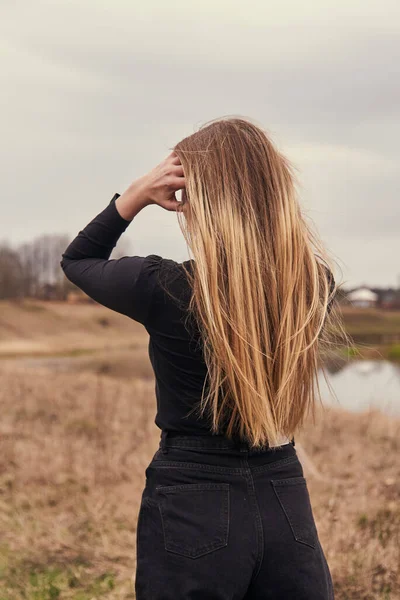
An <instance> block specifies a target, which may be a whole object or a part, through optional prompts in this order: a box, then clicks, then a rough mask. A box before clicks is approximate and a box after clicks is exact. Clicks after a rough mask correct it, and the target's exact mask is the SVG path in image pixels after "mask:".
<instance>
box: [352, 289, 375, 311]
mask: <svg viewBox="0 0 400 600" xmlns="http://www.w3.org/2000/svg"><path fill="white" fill-rule="evenodd" d="M378 298H379V296H378V294H375V292H373V291H372V290H370V289H369V288H367V287H360V288H357V289H355V290H353V291H352V292H349V293H348V294H347V300H348V302H349V303H350V304H351V305H352V306H356V307H358V308H371V307H375V306H376V304H377V302H378Z"/></svg>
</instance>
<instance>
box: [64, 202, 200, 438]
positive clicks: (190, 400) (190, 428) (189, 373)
mask: <svg viewBox="0 0 400 600" xmlns="http://www.w3.org/2000/svg"><path fill="white" fill-rule="evenodd" d="M119 195H120V194H118V193H116V194H114V196H113V197H112V199H111V201H110V203H109V204H108V206H106V208H105V209H104V210H103V211H101V212H100V213H99V214H98V215H96V216H95V217H94V219H93V220H92V221H90V223H88V224H87V225H86V227H84V229H83V230H82V231H79V233H78V235H77V236H76V238H75V239H73V240H72V242H71V243H70V244H69V246H68V247H67V249H66V250H65V252H64V253H63V254H62V260H61V262H60V265H61V267H62V269H63V271H64V273H65V275H66V277H67V278H68V279H69V280H70V281H72V282H73V283H74V284H75V285H77V286H78V287H79V288H80V289H81V290H83V291H84V292H85V293H86V294H87V295H88V296H90V297H91V298H93V299H94V300H96V301H97V302H99V303H100V304H102V305H103V306H106V307H108V308H110V309H111V310H114V311H116V312H118V313H121V314H123V315H126V316H128V317H130V318H131V319H133V320H135V321H137V322H139V323H141V324H142V325H144V327H145V329H146V330H147V332H148V334H149V346H148V352H149V358H150V361H151V364H152V367H153V370H154V375H155V392H156V399H157V414H156V417H155V424H156V425H157V426H158V427H159V428H160V429H166V430H169V431H171V430H172V431H180V432H181V433H184V434H188V433H197V434H202V433H204V434H209V433H210V426H209V424H208V423H207V421H206V419H205V418H203V419H200V418H199V417H198V415H196V414H192V415H189V416H187V413H189V411H190V410H191V409H193V407H194V404H195V403H197V402H198V401H199V399H200V397H201V392H202V389H203V385H204V381H205V378H206V375H207V367H206V364H205V362H204V359H203V353H202V345H201V343H200V336H199V332H198V330H197V328H196V325H195V323H194V321H193V320H190V319H189V321H187V322H186V324H185V323H184V319H183V316H184V313H183V311H184V309H185V307H187V305H188V303H189V300H190V288H189V285H188V282H187V277H186V274H185V272H184V270H183V268H182V264H184V265H185V266H186V268H189V269H190V268H191V266H192V261H190V260H189V261H186V262H185V263H178V262H175V261H174V260H172V259H168V258H163V257H161V256H159V255H157V254H150V255H148V256H124V257H122V258H118V259H111V260H110V259H109V258H110V255H111V252H112V250H113V248H114V247H115V246H116V244H117V241H118V239H119V238H120V236H121V235H122V233H123V232H124V231H125V230H126V228H127V227H128V225H129V224H130V223H131V222H132V221H127V220H126V219H124V218H123V217H122V216H121V215H120V214H119V212H118V210H117V208H116V206H115V200H116V199H117V198H118V197H119ZM165 288H167V290H168V293H167V292H166V291H165ZM169 294H172V295H173V296H174V297H175V298H176V299H177V300H176V301H174V300H173V299H171V296H170V295H169ZM185 316H186V315H185Z"/></svg>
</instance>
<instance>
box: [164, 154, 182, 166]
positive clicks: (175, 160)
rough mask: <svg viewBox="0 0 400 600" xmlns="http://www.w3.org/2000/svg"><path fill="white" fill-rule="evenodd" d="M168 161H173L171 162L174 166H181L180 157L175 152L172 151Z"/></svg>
mask: <svg viewBox="0 0 400 600" xmlns="http://www.w3.org/2000/svg"><path fill="white" fill-rule="evenodd" d="M168 159H170V160H171V162H172V164H173V165H180V164H181V161H180V159H179V156H178V155H177V154H176V152H174V151H172V152H171V153H170V154H168V156H167V160H168Z"/></svg>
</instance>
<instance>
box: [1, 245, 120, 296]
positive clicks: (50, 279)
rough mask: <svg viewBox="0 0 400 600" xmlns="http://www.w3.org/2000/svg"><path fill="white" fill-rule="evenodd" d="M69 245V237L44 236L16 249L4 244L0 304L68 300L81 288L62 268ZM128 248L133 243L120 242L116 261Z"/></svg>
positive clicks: (114, 252) (115, 252)
mask: <svg viewBox="0 0 400 600" xmlns="http://www.w3.org/2000/svg"><path fill="white" fill-rule="evenodd" d="M69 242H70V238H69V236H68V235H66V234H44V235H40V236H38V237H36V238H35V239H33V240H32V241H30V242H24V243H21V244H19V245H16V246H11V244H10V243H9V242H7V241H1V242H0V300H7V299H23V298H38V299H56V300H65V299H66V298H67V296H68V293H69V292H70V291H74V290H75V291H76V290H77V287H76V286H75V285H74V284H73V283H71V282H70V281H69V280H68V279H67V278H66V277H65V275H64V272H63V270H62V269H61V266H60V261H61V255H62V253H63V252H64V251H65V249H66V248H67V246H68V244H69ZM128 247H129V240H127V239H123V240H120V241H119V242H118V247H117V248H115V249H114V251H113V253H112V258H119V257H121V256H125V255H127V253H128Z"/></svg>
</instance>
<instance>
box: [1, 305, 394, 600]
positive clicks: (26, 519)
mask: <svg viewBox="0 0 400 600" xmlns="http://www.w3.org/2000/svg"><path fill="white" fill-rule="evenodd" d="M3 308H4V310H3ZM81 309H82V310H81ZM7 310H8V319H7V317H6V318H5V316H4V315H5V313H6V311H7ZM18 313H19V319H18V318H17V317H18ZM0 314H1V317H0V354H2V355H3V358H2V360H0V410H1V419H0V600H20V599H25V600H54V599H69V598H73V599H76V600H92V599H95V598H107V599H110V600H111V599H112V600H114V599H128V598H134V597H135V595H134V588H133V584H134V579H133V577H134V571H135V542H136V537H135V536H136V519H137V513H138V508H139V500H140V494H141V491H142V489H143V485H144V470H145V468H146V466H147V464H148V462H149V461H150V460H151V457H152V455H153V454H154V452H155V450H156V449H157V447H158V442H159V430H158V429H157V428H156V426H155V425H154V415H155V397H154V380H153V378H152V375H151V371H150V370H149V365H148V358H147V354H146V350H147V347H146V346H147V336H146V334H145V331H144V329H143V328H142V327H141V326H140V325H137V324H135V323H133V322H131V321H129V320H128V319H126V318H125V317H122V316H120V315H116V314H115V313H112V312H111V311H108V310H107V309H103V308H101V307H97V306H84V307H79V308H78V307H73V310H72V309H71V307H65V306H62V305H61V304H59V305H57V304H56V303H53V304H51V303H46V305H45V306H43V307H42V308H40V306H39V308H38V307H36V308H35V304H32V305H31V306H30V307H29V308H24V309H21V308H20V307H18V309H16V308H15V307H10V306H8V307H7V306H6V307H4V306H3V307H2V310H1V313H0ZM104 319H108V322H107V324H106V325H105V324H104V321H102V320H104ZM50 321H51V322H52V325H49V322H50ZM21 323H23V325H21ZM8 325H9V327H8ZM29 327H31V328H32V329H33V330H34V334H33V335H32V334H31V333H29V334H28V333H25V332H27V331H28V330H29ZM38 345H39V346H40V348H39V347H38ZM38 354H41V355H42V356H43V357H44V359H46V356H47V357H50V356H51V355H53V356H54V355H55V356H58V357H64V358H65V359H68V360H67V365H69V366H68V367H67V368H66V369H65V370H62V369H57V368H55V364H52V363H51V362H49V363H47V364H46V362H45V360H43V361H42V363H41V364H40V366H39V365H38V364H35V363H34V362H33V363H32V362H31V363H29V360H31V359H32V355H38ZM29 355H30V357H29ZM17 356H19V358H18V359H16V357H17ZM23 357H25V358H23ZM69 360H70V361H72V362H73V365H72V366H71V364H70V363H69V362H68V361H69ZM74 361H75V362H74ZM60 364H61V362H60ZM96 364H99V365H100V368H98V369H96ZM118 365H120V369H119V370H118ZM399 439H400V419H397V420H396V419H389V418H388V417H386V416H384V415H383V414H381V413H379V412H370V413H364V414H352V413H348V412H346V411H344V410H342V409H339V408H328V407H325V408H324V409H320V410H319V415H318V420H317V423H316V424H315V425H313V424H312V423H311V422H309V423H307V425H306V427H305V428H304V429H303V431H302V433H301V434H300V435H298V437H297V438H296V449H297V451H298V453H299V457H300V459H301V460H302V463H303V467H304V472H305V475H306V477H307V480H308V486H309V490H310V495H311V501H312V504H313V508H314V513H315V517H316V522H317V527H318V530H319V533H320V538H321V542H322V545H323V547H324V550H325V553H326V556H327V559H328V562H329V565H330V568H331V571H332V576H333V580H334V586H335V594H336V600H398V599H400V503H399V497H400V477H399V475H400V474H399V470H400V464H399V446H400V441H399ZM288 600H292V599H288Z"/></svg>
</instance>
